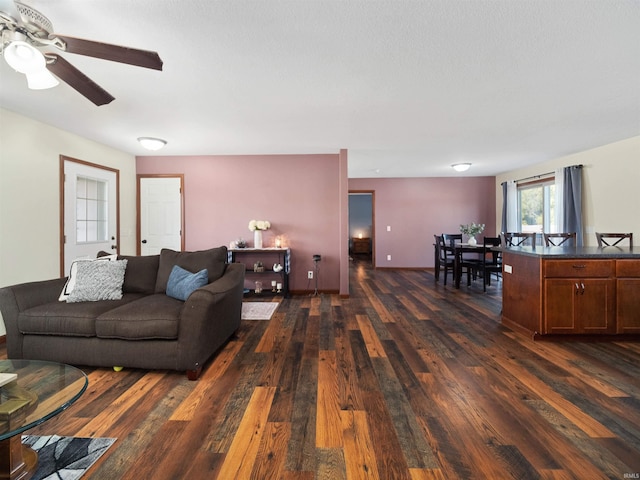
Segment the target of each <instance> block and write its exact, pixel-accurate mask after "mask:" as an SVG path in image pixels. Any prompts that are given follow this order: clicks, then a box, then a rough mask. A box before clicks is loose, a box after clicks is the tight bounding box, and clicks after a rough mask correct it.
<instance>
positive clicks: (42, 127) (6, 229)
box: [0, 109, 136, 335]
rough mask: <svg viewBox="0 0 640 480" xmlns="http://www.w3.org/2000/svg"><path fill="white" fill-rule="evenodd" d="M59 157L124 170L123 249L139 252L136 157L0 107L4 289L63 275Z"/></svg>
mask: <svg viewBox="0 0 640 480" xmlns="http://www.w3.org/2000/svg"><path fill="white" fill-rule="evenodd" d="M60 155H66V156H68V157H72V158H76V159H79V160H85V161H88V162H92V163H97V164H100V165H104V166H107V167H111V168H116V169H118V170H120V252H121V253H122V254H127V255H133V254H135V251H136V244H135V243H136V239H135V232H136V172H135V157H134V156H133V155H129V154H125V153H122V152H120V151H118V150H114V149H112V148H109V147H106V146H104V145H101V144H99V143H95V142H92V141H89V140H86V139H84V138H82V137H79V136H77V135H73V134H70V133H68V132H65V131H63V130H59V129H57V128H53V127H51V126H49V125H46V124H43V123H40V122H36V121H34V120H31V119H29V118H27V117H24V116H21V115H17V114H15V113H13V112H10V111H8V110H5V109H0V287H3V286H7V285H13V284H16V283H22V282H29V281H34V280H44V279H48V278H57V277H59V276H60V243H59V242H60V227H59V222H60V192H59V171H60ZM4 333H5V329H4V322H0V335H4Z"/></svg>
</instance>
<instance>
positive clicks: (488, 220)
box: [349, 177, 497, 268]
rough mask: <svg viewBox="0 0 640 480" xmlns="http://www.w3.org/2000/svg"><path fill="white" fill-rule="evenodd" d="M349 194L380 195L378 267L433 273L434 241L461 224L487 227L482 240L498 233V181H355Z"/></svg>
mask: <svg viewBox="0 0 640 480" xmlns="http://www.w3.org/2000/svg"><path fill="white" fill-rule="evenodd" d="M349 190H374V191H375V194H374V195H375V204H374V221H375V238H374V242H375V244H374V255H375V263H376V267H396V268H413V267H418V268H424V267H429V268H433V266H434V261H433V258H434V255H433V242H434V238H433V236H434V235H436V234H438V235H439V234H442V233H460V224H461V223H471V222H475V223H484V224H485V225H486V228H485V231H484V232H483V234H481V235H480V236H479V238H478V239H479V240H481V238H482V237H483V236H484V235H485V234H486V235H488V236H493V235H495V233H496V232H497V228H496V188H495V177H460V178H458V177H439V178H434V177H431V178H352V179H349ZM387 225H389V226H391V231H390V232H388V231H387ZM387 255H391V261H387Z"/></svg>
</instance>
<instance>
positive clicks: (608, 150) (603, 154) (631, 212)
mask: <svg viewBox="0 0 640 480" xmlns="http://www.w3.org/2000/svg"><path fill="white" fill-rule="evenodd" d="M579 164H582V165H583V171H582V173H583V177H582V182H583V190H582V194H583V204H582V209H583V210H582V213H583V217H584V240H585V241H584V244H585V245H597V242H596V236H595V232H596V231H600V232H633V233H634V237H635V236H637V237H638V241H636V242H635V243H640V242H639V241H640V212H639V208H640V193H639V186H640V136H638V137H632V138H629V139H627V140H622V141H619V142H615V143H611V144H609V145H604V146H602V147H598V148H594V149H591V150H587V151H584V152H580V153H575V154H572V155H567V156H566V157H561V158H558V159H555V160H552V161H549V162H545V163H540V164H538V165H535V166H533V167H529V168H526V169H521V170H513V171H510V172H507V173H504V174H501V175H498V176H497V177H496V219H498V229H499V228H500V219H501V218H502V187H501V186H500V184H501V183H502V182H505V181H507V180H517V179H520V178H526V177H530V176H533V175H540V174H543V173H547V172H553V171H554V170H555V169H556V168H560V167H566V166H569V165H579ZM634 240H635V239H634Z"/></svg>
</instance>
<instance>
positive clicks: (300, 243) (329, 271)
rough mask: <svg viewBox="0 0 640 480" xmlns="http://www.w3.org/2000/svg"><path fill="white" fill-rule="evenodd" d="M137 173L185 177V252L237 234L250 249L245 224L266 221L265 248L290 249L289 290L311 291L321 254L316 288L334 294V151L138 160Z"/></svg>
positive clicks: (337, 204) (337, 209)
mask: <svg viewBox="0 0 640 480" xmlns="http://www.w3.org/2000/svg"><path fill="white" fill-rule="evenodd" d="M136 170H137V172H136V173H137V174H171V173H173V174H179V173H181V174H184V190H185V191H184V194H185V230H186V231H185V232H184V233H185V248H186V250H203V249H207V248H211V247H214V246H219V245H226V246H229V243H230V242H231V241H234V240H236V239H238V237H242V238H243V239H245V240H246V241H247V242H248V244H249V245H250V246H252V245H253V232H250V231H249V229H248V225H249V221H250V220H268V221H269V222H271V229H269V230H267V231H266V232H264V246H265V247H270V246H273V245H274V241H275V237H276V236H280V237H281V238H282V240H283V245H284V246H288V247H290V248H291V250H292V259H291V264H292V272H291V276H290V289H291V290H293V291H306V290H313V289H314V288H315V283H314V282H313V281H311V282H310V281H309V280H307V271H308V270H313V267H314V265H313V260H312V257H313V255H314V254H320V255H322V261H321V264H320V275H319V276H318V288H319V289H320V290H323V291H335V292H338V291H339V289H340V252H341V247H340V244H341V238H340V222H339V221H338V219H339V218H341V215H344V214H342V213H341V212H342V209H343V208H344V207H343V205H342V203H343V202H341V201H340V198H341V196H340V191H341V190H340V189H341V179H340V175H341V172H342V170H344V169H342V168H341V167H340V155H339V154H333V155H332V154H324V155H247V156H181V157H162V156H158V157H138V158H137V159H136ZM343 175H344V176H345V180H342V182H346V174H343ZM345 190H346V189H345Z"/></svg>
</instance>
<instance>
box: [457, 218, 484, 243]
mask: <svg viewBox="0 0 640 480" xmlns="http://www.w3.org/2000/svg"><path fill="white" fill-rule="evenodd" d="M483 231H484V223H467V224H466V225H460V232H462V233H464V234H465V235H468V236H469V240H468V241H467V242H468V243H469V245H477V244H478V241H477V240H476V235H478V234H480V233H482V232H483Z"/></svg>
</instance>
